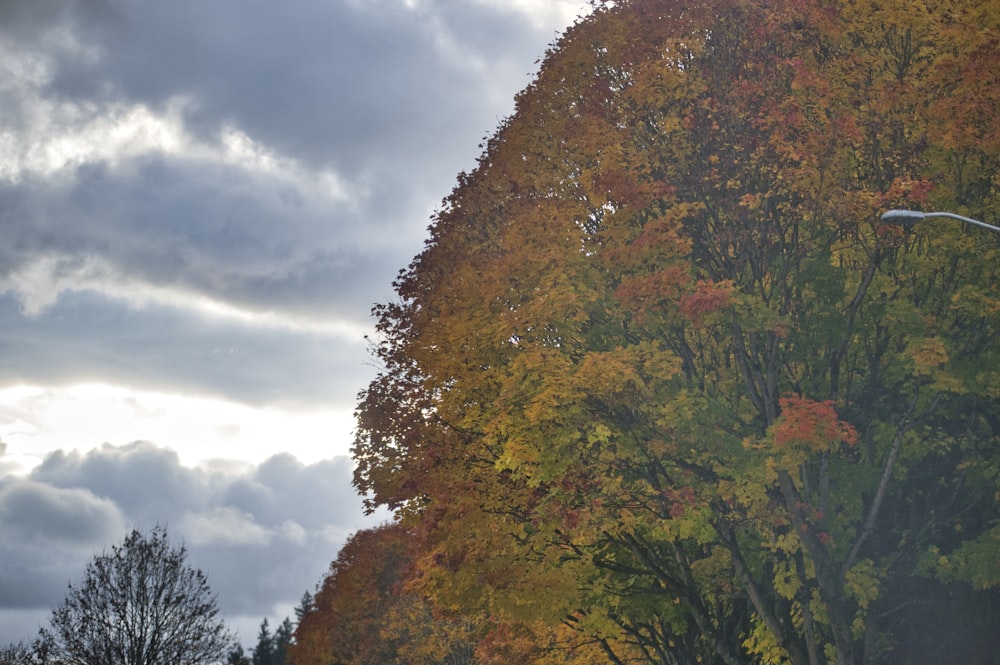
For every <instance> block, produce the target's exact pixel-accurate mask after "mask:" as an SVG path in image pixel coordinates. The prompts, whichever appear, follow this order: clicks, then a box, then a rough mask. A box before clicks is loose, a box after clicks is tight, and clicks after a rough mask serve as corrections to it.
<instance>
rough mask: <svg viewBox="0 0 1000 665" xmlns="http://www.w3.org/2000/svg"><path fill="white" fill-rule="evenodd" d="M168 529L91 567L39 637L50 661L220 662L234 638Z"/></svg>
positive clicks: (67, 664) (125, 664) (98, 664)
mask: <svg viewBox="0 0 1000 665" xmlns="http://www.w3.org/2000/svg"><path fill="white" fill-rule="evenodd" d="M186 557H187V551H186V549H185V548H184V547H183V546H180V547H176V548H175V547H171V545H170V542H169V540H168V538H167V532H166V529H165V528H162V527H159V526H157V527H155V528H154V529H153V531H152V532H151V533H150V534H149V535H144V534H142V533H140V532H139V531H138V530H133V531H132V533H131V534H130V535H129V536H128V537H127V538H126V539H125V541H124V542H123V543H122V544H121V545H117V546H114V547H112V549H111V552H110V553H107V552H105V553H104V554H101V555H98V556H95V557H94V559H93V561H91V562H90V563H89V564H87V569H86V574H85V575H84V579H83V581H82V582H81V583H80V584H79V586H74V585H73V584H70V585H69V593H68V595H67V596H66V598H65V600H63V602H62V604H61V605H59V606H58V607H56V608H55V609H54V610H53V611H52V616H51V618H50V619H49V623H50V626H49V628H47V629H43V630H42V631H41V635H40V640H39V642H40V646H41V647H42V651H43V652H44V653H45V655H46V658H45V660H47V661H50V662H59V663H62V664H64V665H163V664H165V663H169V664H170V665H201V664H203V663H212V662H221V661H222V660H224V658H225V655H226V653H227V652H228V650H229V649H230V648H231V647H232V645H233V642H234V640H233V636H232V635H231V634H230V632H229V631H228V630H227V628H226V625H225V622H223V621H222V620H221V619H220V618H219V609H218V606H217V603H216V597H215V596H214V595H213V594H212V592H211V589H210V588H209V586H208V581H207V578H206V577H205V574H204V573H202V572H201V571H200V570H196V569H194V568H192V567H190V566H188V565H187V564H186V562H185V559H186Z"/></svg>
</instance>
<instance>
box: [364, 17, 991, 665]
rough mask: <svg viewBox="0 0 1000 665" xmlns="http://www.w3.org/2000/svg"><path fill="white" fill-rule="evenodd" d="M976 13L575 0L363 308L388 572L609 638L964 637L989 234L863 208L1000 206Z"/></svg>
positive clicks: (781, 648) (936, 640)
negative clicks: (577, 13) (498, 118)
mask: <svg viewBox="0 0 1000 665" xmlns="http://www.w3.org/2000/svg"><path fill="white" fill-rule="evenodd" d="M998 30H1000V13H997V12H996V10H995V7H994V5H993V3H991V2H986V1H969V0H944V1H943V2H941V1H937V0H936V1H935V2H933V3H931V2H924V1H921V0H917V1H916V2H913V1H909V0H908V1H907V2H902V1H896V0H889V2H883V3H864V2H852V1H849V0H631V1H624V2H606V3H604V2H601V3H596V5H595V8H594V12H593V13H592V15H591V16H589V17H587V18H586V19H584V20H581V21H580V22H579V23H578V24H577V25H575V26H574V27H573V28H571V29H570V30H569V31H568V32H567V33H566V35H565V36H564V37H563V38H562V39H561V40H560V41H559V42H558V43H557V44H556V45H555V46H554V48H553V49H552V50H551V51H550V52H549V53H548V55H547V57H546V59H545V61H544V63H543V65H542V68H541V70H540V73H539V76H538V78H537V80H536V81H535V82H534V83H532V84H531V85H530V86H529V87H528V88H527V89H526V90H525V91H524V92H523V93H522V94H521V95H520V96H519V97H518V99H517V106H516V112H515V114H514V115H513V116H512V117H511V118H510V119H508V120H507V121H505V122H504V123H503V125H502V126H501V127H500V129H499V130H498V131H497V133H496V134H495V135H494V136H493V137H492V138H491V139H490V140H489V141H488V143H487V144H486V146H485V151H484V154H483V156H482V157H481V158H480V161H479V165H478V168H477V169H476V170H475V171H474V172H473V173H471V174H463V175H461V176H460V178H459V182H458V185H457V186H456V188H455V190H454V192H453V193H452V195H451V196H450V197H449V198H447V199H446V200H445V201H444V204H443V206H442V208H441V210H440V211H439V212H438V213H437V215H436V216H435V219H434V223H433V225H432V226H431V229H430V239H429V240H428V242H427V245H426V247H425V249H424V251H423V252H422V253H421V254H420V255H419V256H417V257H416V259H415V260H414V261H413V263H412V264H411V265H410V267H409V268H408V269H407V270H405V271H403V273H402V274H401V275H400V277H399V279H398V280H397V282H396V291H397V294H398V299H397V300H396V301H394V302H390V303H387V304H383V305H380V306H378V307H377V308H376V310H375V314H376V316H377V318H378V331H379V335H380V337H379V340H378V346H377V349H376V353H377V356H378V359H379V361H380V362H381V363H382V366H383V370H382V371H381V372H380V374H379V375H378V376H377V377H376V378H375V380H374V381H373V382H372V383H371V385H370V386H369V387H368V389H367V390H365V391H364V392H363V393H362V395H361V398H360V402H359V406H358V410H357V416H358V425H359V427H358V436H357V439H356V442H355V446H354V454H355V459H356V461H357V463H358V468H357V474H356V484H357V486H358V487H359V489H360V490H362V491H363V492H365V493H370V496H371V497H373V498H372V499H371V500H370V505H371V506H372V507H374V506H375V505H378V504H381V505H386V506H389V507H391V508H394V509H397V510H398V511H399V513H400V515H401V516H402V518H403V520H404V523H405V524H407V525H408V526H409V528H411V529H412V530H413V534H414V538H415V539H416V546H415V550H414V554H413V563H412V566H411V567H412V570H413V574H412V579H411V581H410V582H409V588H410V589H412V590H414V591H419V593H420V594H421V595H423V596H425V597H427V598H431V599H433V601H434V603H435V605H436V606H437V607H440V608H445V609H447V610H449V611H453V612H458V613H467V614H468V615H470V616H481V617H489V618H490V619H489V620H490V621H494V622H496V625H498V626H515V625H516V626H522V627H529V626H533V625H535V626H537V625H548V626H550V627H553V626H569V627H572V629H573V630H574V631H576V633H577V634H579V635H580V636H582V638H585V639H586V640H587V643H588V644H591V645H595V646H597V647H599V648H600V649H601V651H602V653H603V654H604V655H605V657H606V658H608V659H610V660H612V662H626V661H631V660H635V659H644V660H646V661H647V662H650V663H681V662H696V661H697V662H703V663H728V664H736V663H751V662H754V663H757V662H759V663H768V664H770V663H775V664H776V663H792V664H794V665H819V664H821V663H838V664H839V665H852V664H855V663H895V662H910V663H923V662H939V661H940V660H942V657H941V654H942V653H948V654H950V656H949V658H950V659H953V660H963V661H967V662H976V659H977V658H978V659H980V660H982V659H983V658H985V657H986V656H984V655H983V654H989V653H992V651H991V650H993V649H996V648H997V645H996V644H995V642H996V637H995V636H992V637H991V635H992V631H990V630H987V628H988V626H989V625H990V623H989V622H990V621H993V622H995V620H996V617H995V616H994V615H992V614H990V613H989V610H988V608H989V607H991V606H992V605H991V604H992V603H995V602H996V600H997V596H998V593H997V588H998V585H1000V579H998V577H997V574H996V571H997V569H998V564H1000V559H998V552H1000V548H998V546H997V545H998V539H997V533H998V531H1000V523H998V506H1000V500H998V497H1000V492H998V474H1000V460H998V458H997V456H998V451H1000V447H998V445H997V444H998V439H997V426H998V417H1000V408H998V407H1000V403H998V399H1000V378H998V377H1000V374H998V370H997V368H998V367H1000V365H998V361H1000V347H998V346H997V344H996V342H995V340H996V338H997V333H998V331H1000V293H998V291H997V288H996V284H997V283H998V270H1000V268H998V266H1000V262H998V258H1000V243H998V242H997V239H996V237H994V236H989V235H988V234H987V233H986V232H985V231H982V230H980V229H976V228H973V227H968V226H962V225H961V224H957V223H951V222H948V223H943V224H934V223H931V222H927V223H924V224H921V225H919V226H917V227H915V228H912V229H903V228H898V227H892V226H887V225H880V224H879V223H878V217H879V214H880V213H881V212H882V211H883V210H884V209H886V208H894V207H899V208H909V207H916V208H936V209H948V210H953V211H957V212H961V213H963V214H967V215H970V216H973V217H977V218H980V219H986V220H992V221H994V222H995V221H996V220H997V218H998V217H1000V196H998V189H997V186H998V175H997V174H998V172H1000V171H998V165H1000V131H998V129H997V127H998V126H1000V125H998V122H997V118H998V115H997V110H998V106H997V105H998V103H1000V80H998V77H1000V67H998V66H995V65H998V64H1000V40H998V39H997V34H998ZM934 606H940V607H946V608H948V611H947V612H946V613H944V614H942V615H934V614H931V613H928V610H927V608H929V607H934ZM959 626H964V627H965V628H967V629H971V632H972V635H973V637H972V638H971V639H970V638H967V637H965V635H966V633H967V632H968V631H965V632H963V631H959V630H957V628H958V627H959ZM485 639H487V640H488V639H489V638H488V637H487V638H485ZM915 645H919V646H915Z"/></svg>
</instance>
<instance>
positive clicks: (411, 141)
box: [0, 0, 587, 646]
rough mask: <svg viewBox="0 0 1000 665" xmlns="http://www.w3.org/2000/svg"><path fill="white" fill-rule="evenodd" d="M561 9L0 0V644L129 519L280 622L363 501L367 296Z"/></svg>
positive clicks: (242, 622) (491, 3)
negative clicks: (159, 527) (358, 410)
mask: <svg viewBox="0 0 1000 665" xmlns="http://www.w3.org/2000/svg"><path fill="white" fill-rule="evenodd" d="M586 5H587V2H586V0H286V1H284V2H274V1H273V0H170V1H169V2H164V1H162V0H75V1H74V0H2V1H0V232H2V235H0V238H2V242H0V642H10V641H17V640H22V639H24V640H30V639H32V638H33V637H34V635H35V634H36V632H37V629H38V626H39V624H40V623H42V622H43V621H45V620H46V619H47V616H48V614H49V611H50V609H51V607H52V606H54V605H55V604H57V603H58V602H59V601H60V600H61V599H62V598H63V596H64V595H65V590H66V584H67V583H68V582H70V581H74V580H77V579H79V578H80V576H81V575H82V573H83V568H84V565H85V564H86V562H87V561H88V560H89V559H90V558H92V556H93V555H94V554H95V553H99V552H101V551H103V550H105V549H107V548H109V547H110V546H111V545H113V544H116V543H119V542H121V541H122V540H123V539H124V537H125V535H126V534H127V532H128V531H129V530H130V529H131V528H133V527H138V528H141V529H144V530H146V529H149V528H151V527H152V526H153V525H155V524H157V523H160V524H166V525H167V527H168V531H169V532H170V534H171V536H172V537H173V538H175V539H176V540H177V542H180V541H181V540H182V539H183V541H184V542H185V543H186V545H187V547H188V550H189V561H190V562H191V563H192V564H193V565H195V566H197V567H199V568H202V569H203V570H205V571H206V573H207V574H208V576H209V582H210V583H211V585H212V587H213V589H214V590H215V591H216V592H218V594H219V602H220V605H221V606H222V609H223V611H224V614H225V615H226V617H227V619H228V620H229V622H230V625H231V626H232V627H233V628H235V629H237V630H238V631H239V632H240V635H241V638H242V639H243V642H244V643H245V644H247V645H248V646H251V645H252V643H253V641H254V638H255V635H256V628H257V625H258V624H259V623H260V620H261V619H262V618H263V617H265V616H268V617H270V618H271V621H272V623H273V622H275V621H280V620H281V619H282V618H283V617H284V616H286V615H291V614H292V608H293V606H294V605H295V604H296V603H297V602H298V600H299V598H300V597H301V595H302V593H303V591H305V590H307V589H309V590H312V589H313V588H314V586H315V584H316V583H317V582H318V581H319V579H320V576H321V575H322V573H323V572H324V571H325V570H326V568H327V567H328V565H329V563H330V561H331V560H332V559H333V558H334V557H335V556H336V552H337V550H338V548H339V547H340V545H341V544H342V543H343V541H344V539H345V537H346V536H347V535H348V534H350V533H351V532H352V531H354V530H355V529H357V528H359V527H363V526H366V525H371V524H372V523H373V520H377V519H379V518H378V516H376V517H375V518H367V519H366V518H364V517H363V516H362V511H361V508H360V501H359V499H358V498H357V497H356V496H355V495H354V493H353V490H352V488H351V486H350V478H351V462H350V460H349V458H348V457H347V456H346V455H347V453H348V447H349V445H350V438H351V430H352V427H353V423H352V419H351V411H352V409H353V405H354V398H355V396H356V394H357V392H358V391H359V390H360V389H362V388H363V387H364V386H365V385H366V384H367V381H368V379H369V378H370V377H371V375H372V373H373V370H372V367H371V365H370V357H369V355H368V351H367V346H366V342H365V340H364V335H365V334H366V333H367V332H368V331H369V329H370V326H371V319H370V317H369V310H370V308H371V305H372V304H373V303H375V302H378V301H383V300H385V299H387V298H388V297H390V295H391V287H390V283H391V281H392V279H393V277H394V276H395V275H396V273H397V272H398V271H399V269H401V268H403V267H405V266H406V265H407V264H408V263H409V261H410V259H411V258H412V256H413V255H414V254H415V253H416V252H418V251H419V250H420V248H421V244H422V242H423V239H424V237H425V231H426V227H427V224H428V223H429V220H430V215H431V213H432V212H433V210H434V208H435V207H436V205H437V204H438V203H439V202H440V201H441V199H442V198H443V197H444V196H446V195H447V194H448V193H449V192H450V190H451V188H452V186H453V185H454V183H455V178H456V175H457V174H458V173H459V172H460V171H463V170H468V169H471V168H472V167H473V166H474V164H475V158H476V157H477V156H478V153H479V148H478V145H479V144H480V142H481V141H482V139H483V138H484V137H485V136H486V135H488V134H489V133H491V132H492V130H493V129H494V128H495V127H496V126H497V124H498V122H499V120H500V119H501V118H502V117H504V116H505V115H507V114H509V113H510V112H511V111H512V108H513V96H514V94H515V93H516V92H517V91H518V90H520V89H521V88H523V87H524V86H525V85H527V84H528V82H529V81H530V80H531V79H530V76H531V74H533V73H534V72H535V71H536V69H537V62H536V60H537V59H538V58H539V57H540V56H542V54H543V53H544V51H545V49H546V47H547V46H548V45H549V44H551V43H552V42H553V41H554V39H555V38H556V37H557V36H558V34H559V33H560V32H561V31H562V30H563V29H564V28H565V27H567V26H568V25H569V24H570V23H571V22H572V21H573V20H574V17H576V16H577V15H578V14H580V13H581V12H583V11H585V8H586Z"/></svg>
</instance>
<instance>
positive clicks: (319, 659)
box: [288, 524, 475, 665]
mask: <svg viewBox="0 0 1000 665" xmlns="http://www.w3.org/2000/svg"><path fill="white" fill-rule="evenodd" d="M410 541H411V533H410V532H409V531H408V530H407V529H405V528H404V527H402V526H401V525H399V524H388V525H383V526H380V527H378V528H375V529H367V530H362V531H359V532H357V533H355V534H354V535H352V536H351V537H350V538H349V539H348V541H347V542H346V543H345V544H344V547H343V548H341V551H340V552H339V554H338V555H337V559H336V560H335V561H334V562H333V563H332V564H331V565H330V571H329V573H328V574H327V575H326V577H325V578H324V579H323V581H322V583H321V585H320V588H319V590H318V591H317V593H316V595H315V596H314V597H313V598H312V605H311V606H312V609H311V610H310V611H309V612H307V613H305V614H304V615H303V617H302V620H301V621H300V622H299V625H298V626H297V627H296V628H295V639H294V641H293V643H292V644H291V645H290V647H289V649H288V658H289V660H288V662H289V663H291V664H292V665H369V664H371V665H375V664H377V663H389V662H393V663H397V662H398V663H426V664H434V663H442V664H443V665H467V663H469V662H470V659H471V652H472V650H473V647H474V642H473V635H474V631H475V627H474V626H471V625H470V622H468V621H451V620H450V619H449V618H448V617H445V616H441V615H435V614H433V613H432V612H431V608H430V606H429V605H428V603H427V602H426V600H425V599H424V598H422V597H420V596H418V595H414V594H412V593H409V592H408V591H407V590H406V589H405V588H404V586H403V585H402V581H403V577H404V571H405V569H406V567H407V566H408V564H409V561H410V558H409V544H410Z"/></svg>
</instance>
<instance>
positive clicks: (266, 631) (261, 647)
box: [250, 617, 277, 665]
mask: <svg viewBox="0 0 1000 665" xmlns="http://www.w3.org/2000/svg"><path fill="white" fill-rule="evenodd" d="M276 647H277V645H276V644H275V636H274V635H272V634H271V626H270V623H269V622H268V620H267V617H264V619H263V620H261V622H260V630H258V631H257V644H255V645H254V648H253V652H252V653H251V655H250V662H251V663H252V665H274V662H275V658H274V655H275V651H276V650H277V648H276Z"/></svg>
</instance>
